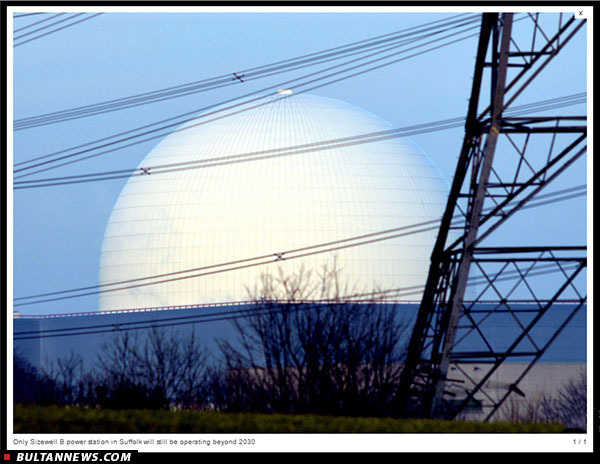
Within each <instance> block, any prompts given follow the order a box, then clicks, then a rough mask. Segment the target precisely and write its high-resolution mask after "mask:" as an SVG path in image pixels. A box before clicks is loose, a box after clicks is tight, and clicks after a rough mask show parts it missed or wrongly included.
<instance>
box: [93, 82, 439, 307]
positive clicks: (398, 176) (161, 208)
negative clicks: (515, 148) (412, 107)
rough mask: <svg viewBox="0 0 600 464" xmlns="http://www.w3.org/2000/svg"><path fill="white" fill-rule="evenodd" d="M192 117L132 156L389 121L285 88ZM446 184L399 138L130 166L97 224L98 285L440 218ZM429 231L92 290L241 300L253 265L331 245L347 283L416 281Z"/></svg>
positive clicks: (155, 158)
mask: <svg viewBox="0 0 600 464" xmlns="http://www.w3.org/2000/svg"><path fill="white" fill-rule="evenodd" d="M203 121H204V120H203V119H199V120H198V121H194V122H191V123H188V125H189V126H194V125H195V124H197V125H195V126H194V127H192V128H189V129H186V130H179V131H175V132H173V133H172V134H170V135H169V136H167V137H166V138H165V139H164V140H163V141H162V142H160V143H159V144H158V145H157V146H156V147H155V148H154V149H153V150H152V151H151V152H150V154H148V156H147V157H146V158H145V159H144V161H143V162H142V163H141V164H140V167H144V168H147V167H150V166H158V165H164V164H172V163H185V162H191V161H198V160H207V159H213V158H221V157H224V156H231V155H239V154H247V153H254V152H262V151H265V150H272V149H278V148H284V147H292V146H297V145H304V144H310V143H314V142H321V141H325V140H330V139H338V138H345V137H352V136H356V135H361V134H365V133H370V132H378V131H385V130H389V129H391V128H392V126H390V125H389V124H388V123H386V122H385V121H383V120H382V119H380V118H378V117H376V116H374V115H372V114H370V113H368V112H366V111H364V110H362V109H360V108H357V107H354V106H352V105H349V104H347V103H344V102H340V101H337V100H332V99H329V98H323V97H316V96H308V95H302V94H296V95H289V92H288V93H285V92H283V93H281V92H280V93H279V94H276V95H274V97H273V101H272V102H271V103H269V104H267V105H264V106H260V107H257V108H254V109H251V110H249V111H243V112H239V113H237V114H235V115H233V116H229V117H226V118H221V119H215V120H213V121H211V122H208V123H206V124H198V123H199V122H203ZM272 154H273V153H266V155H272ZM238 161H239V160H238ZM447 192H448V185H447V182H446V180H445V179H444V178H443V176H442V174H441V173H440V172H439V170H438V169H437V168H436V167H435V166H434V165H433V164H432V162H431V160H430V159H429V158H428V157H427V156H426V155H425V154H424V153H423V152H422V151H421V150H420V149H419V148H418V147H417V146H416V145H415V144H414V142H412V141H411V140H410V139H407V138H402V139H399V138H392V139H389V140H383V141H378V142H374V143H363V144H347V145H346V146H343V147H339V148H330V149H321V150H316V151H304V152H301V153H297V154H291V155H286V156H276V157H271V158H267V159H263V160H251V161H243V162H234V163H229V164H219V165H215V166H211V167H205V168H201V169H173V170H172V172H170V173H166V174H156V175H152V170H150V175H136V176H134V177H131V178H130V179H129V181H128V182H127V184H126V185H125V187H124V188H123V191H122V192H121V195H120V196H119V198H118V200H117V203H116V205H115V207H114V210H113V212H112V215H111V217H110V221H109V223H108V226H107V228H106V232H105V236H104V242H103V246H102V254H101V258H100V284H101V285H103V284H107V283H112V282H119V281H129V280H133V279H139V278H143V277H148V276H154V275H164V274H170V273H176V272H178V271H183V270H187V269H197V268H201V267H204V266H213V265H217V264H222V263H227V262H233V261H239V260H244V259H249V258H256V257H261V256H267V257H271V258H267V259H265V260H268V259H272V257H274V254H275V253H280V252H284V251H287V250H295V249H298V248H303V247H307V246H312V245H316V244H322V243H327V242H332V241H336V240H342V239H347V238H350V237H355V236H358V235H363V234H370V233H373V232H379V231H382V230H387V229H393V228H397V227H403V226H408V225H412V224H415V223H420V222H423V221H429V220H432V219H439V218H440V217H441V215H442V213H443V210H444V207H445V204H446V197H447ZM435 237H436V231H435V230H434V231H429V232H425V233H418V234H411V235H407V236H404V237H399V238H395V239H391V240H385V241H379V242H375V243H371V244H367V245H361V246H356V247H349V248H344V249H339V250H337V251H335V252H329V253H320V254H315V255H312V256H308V257H305V258H299V259H288V260H286V261H279V262H277V263H274V264H268V265H260V266H253V267H248V268H245V269H240V270H233V271H228V272H220V273H215V274H212V275H204V276H200V277H194V278H189V279H178V280H173V281H171V282H168V283H163V284H158V285H149V286H140V287H135V288H130V289H127V290H122V291H117V292H106V293H101V294H100V309H101V310H109V309H125V308H143V307H160V306H177V305H190V304H200V303H213V302H224V301H243V300H248V299H249V296H248V292H247V290H246V287H247V286H248V287H254V286H255V285H256V284H257V282H258V280H259V277H260V275H261V273H265V272H267V273H272V274H277V272H278V268H279V267H282V268H283V269H284V272H286V273H292V272H294V270H297V269H299V267H300V266H301V265H303V266H304V268H305V269H308V270H312V271H313V272H317V271H318V270H319V269H321V267H322V265H323V264H325V263H331V261H332V256H333V255H335V256H336V259H337V263H338V265H339V267H340V268H341V269H342V277H343V279H344V280H345V281H347V282H349V283H350V284H356V285H357V286H358V288H359V289H360V290H371V289H373V288H379V289H383V290H385V289H390V288H398V287H407V286H413V285H424V284H425V279H426V277H427V272H428V269H429V259H430V255H431V250H432V247H433V243H434V241H435ZM307 251H309V252H310V251H313V250H307ZM265 260H262V261H265ZM243 264H245V263H241V265H243ZM220 269H223V268H218V267H217V268H213V269H208V270H206V271H204V272H210V271H214V270H220ZM197 273H199V272H196V274H197ZM185 275H186V274H175V275H171V276H169V277H166V279H177V278H179V277H182V276H185ZM137 283H144V282H143V281H141V282H137ZM135 284H136V283H132V284H130V285H129V286H133V285H135ZM419 298H420V295H412V296H411V297H409V298H408V299H411V300H417V299H419Z"/></svg>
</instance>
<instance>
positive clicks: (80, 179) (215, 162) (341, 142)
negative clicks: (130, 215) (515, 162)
mask: <svg viewBox="0 0 600 464" xmlns="http://www.w3.org/2000/svg"><path fill="white" fill-rule="evenodd" d="M585 98H586V97H585V93H583V94H582V93H579V94H574V95H571V96H565V97H558V98H554V99H549V100H544V101H541V102H536V103H528V104H526V105H522V106H517V107H514V108H513V109H512V110H511V111H507V112H506V114H517V113H521V112H522V111H523V110H525V109H527V110H528V111H531V110H532V109H535V110H537V111H545V110H546V108H552V109H554V108H556V107H557V105H560V106H561V107H564V106H568V105H574V104H579V103H582V102H583V101H585ZM463 124H464V118H462V117H456V118H450V119H445V120H440V121H434V122H430V123H423V124H417V125H413V126H406V127H403V128H398V129H391V130H387V131H379V132H371V133H367V134H361V135H356V136H351V137H343V138H338V139H330V140H325V141H320V142H313V143H309V144H302V145H296V146H290V147H282V148H277V149H271V150H261V151H255V152H250V153H243V154H235V155H229V156H223V157H218V158H212V159H202V160H197V161H187V162H181V163H170V164H163V165H155V166H146V167H140V168H129V169H122V170H115V171H103V172H98V173H88V174H78V175H72V176H62V177H53V178H46V179H34V180H28V181H15V182H14V184H13V188H14V189H15V190H19V189H29V188H39V187H51V186H60V185H69V184H79V183H87V182H97V181H104V180H115V179H123V178H128V177H131V176H132V175H134V174H135V175H147V174H149V173H150V172H151V173H152V174H153V175H155V174H161V173H171V172H177V171H182V170H188V169H198V168H207V167H215V166H222V165H226V164H233V163H239V162H249V161H259V160H265V159H272V158H278V157H282V156H291V155H297V154H302V153H310V152H314V151H318V150H326V149H335V148H342V147H347V146H352V145H357V144H363V143H373V142H380V141H384V140H388V139H392V138H397V137H406V136H411V135H417V134H423V133H430V132H435V131H439V130H446V129H452V128H457V127H460V126H462V125H463Z"/></svg>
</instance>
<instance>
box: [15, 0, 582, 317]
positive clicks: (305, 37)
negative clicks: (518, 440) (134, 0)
mask: <svg viewBox="0 0 600 464" xmlns="http://www.w3.org/2000/svg"><path fill="white" fill-rule="evenodd" d="M75 10H76V11H75ZM14 11H15V14H16V15H17V16H18V15H19V14H28V13H32V12H39V10H35V9H32V8H30V9H25V8H21V9H16V10H14ZM64 11H65V10H64V9H63V10H61V9H60V8H59V7H44V12H47V13H49V14H45V15H31V16H22V17H17V18H14V19H13V20H12V23H11V24H10V27H12V29H20V28H25V29H22V30H21V31H17V32H15V36H18V34H24V33H26V32H28V31H31V30H33V29H34V28H35V27H36V26H32V27H31V28H27V27H26V26H28V25H30V24H33V23H34V22H36V21H40V20H42V19H43V18H47V17H49V16H50V14H57V13H59V12H64ZM69 11H70V12H82V11H83V12H86V13H88V14H89V13H97V12H101V13H102V14H101V15H98V16H95V17H93V18H91V19H88V20H86V21H82V22H81V23H79V24H76V25H73V26H72V27H66V28H64V29H63V30H60V31H57V32H55V33H52V34H49V35H47V36H44V37H41V38H39V39H36V40H32V41H31V42H27V43H23V44H22V45H19V46H17V47H15V48H14V49H13V50H12V57H9V61H10V65H11V66H10V67H9V69H12V98H13V100H12V110H13V116H14V119H15V120H19V119H21V118H27V117H31V116H36V115H40V114H45V113H49V112H53V111H59V110H64V109H69V108H73V107H78V106H82V105H87V104H93V103H97V102H102V101H106V100H111V99H116V98H121V97H126V96H129V95H134V94H139V93H143V92H148V91H152V90H156V89H162V88H166V87H171V86H175V85H179V84H185V83H189V82H194V81H198V80H202V79H207V78H211V77H214V76H220V75H232V73H234V72H239V71H242V70H245V69H249V68H252V67H255V66H260V65H264V64H269V63H274V62H278V61H280V60H285V59H289V58H292V57H297V56H302V55H306V54H308V53H312V52H316V51H320V50H325V49H329V48H332V47H336V46H340V45H344V44H348V43H352V42H356V41H359V40H364V39H368V38H371V37H376V36H380V35H383V34H387V33H391V32H395V31H399V30H403V29H406V28H410V27H414V26H418V25H420V24H424V23H428V22H431V21H436V20H440V19H444V18H448V17H449V16H450V15H455V14H458V12H456V11H454V12H449V11H448V12H441V13H433V12H430V11H428V12H426V13H416V12H406V11H400V10H397V9H396V10H393V11H385V12H382V11H381V10H375V9H371V10H369V12H365V11H364V10H360V11H353V12H348V11H346V12H340V11H339V10H335V11H330V12H324V10H323V9H321V10H318V9H315V10H308V9H303V10H300V11H299V12H298V11H294V12H291V11H290V10H286V11H285V12H264V11H263V10H259V9H256V8H255V9H251V10H249V11H243V12H240V11H238V12H233V11H232V10H227V11H226V12H215V11H212V10H211V11H208V10H197V11H196V12H190V11H182V10H180V9H179V10H178V9H177V8H172V9H171V10H170V12H168V13H167V12H164V11H152V12H148V11H145V12H142V11H140V10H137V9H134V8H132V9H129V10H125V9H124V8H118V7H117V8H113V9H112V10H111V11H107V10H106V8H105V9H104V10H102V9H101V8H99V9H95V10H91V9H88V10H84V9H82V8H72V9H71V10H69ZM478 11H480V10H471V11H470V12H478ZM464 12H468V11H467V10H465V11H464ZM565 12H566V13H567V15H566V16H565V17H568V16H569V15H570V14H572V13H573V12H572V11H568V10H565ZM57 19H58V18H57ZM543 20H544V21H547V23H548V24H555V23H556V22H557V21H558V15H556V14H554V13H547V14H546V15H545V17H544V18H543ZM52 21H53V20H52ZM52 21H50V20H49V21H48V22H45V23H40V24H39V27H41V26H43V25H44V24H49V23H50V22H52ZM9 22H10V15H9ZM525 23H526V21H523V22H521V23H519V25H516V26H515V28H517V26H518V27H521V26H523V28H524V27H525V26H524V25H525ZM478 28H479V24H478V23H474V29H473V30H472V34H473V35H474V36H473V37H471V38H468V39H466V40H463V41H461V42H459V43H456V44H453V45H450V46H448V47H444V48H441V49H439V50H434V51H431V52H429V53H425V54H422V55H420V56H415V57H413V58H410V59H406V60H404V61H400V62H398V63H396V64H394V65H391V66H387V67H385V68H381V69H378V70H375V71H372V72H369V73H365V74H362V75H360V76H357V77H353V78H351V79H347V80H343V81H341V82H337V83H334V84H331V85H328V86H325V87H322V88H319V89H316V90H313V91H312V92H311V93H313V94H316V95H321V96H326V97H331V98H336V99H339V100H343V101H346V102H349V103H351V104H353V105H356V106H358V107H361V108H363V109H365V110H367V111H369V112H372V113H374V114H376V115H377V116H380V117H381V118H383V119H385V120H387V121H389V122H390V123H391V124H392V125H393V126H394V127H405V126H410V125H414V124H420V123H428V122H432V121H437V120H442V119H447V118H454V117H464V116H465V115H466V110H467V104H468V97H469V95H470V91H471V84H472V76H473V69H474V61H475V53H476V47H477V37H476V36H475V35H476V33H477V31H478ZM549 29H550V28H549ZM586 30H587V28H586V27H584V28H583V30H582V32H580V33H579V34H578V35H577V36H575V37H574V38H573V39H572V41H571V43H569V44H568V46H567V48H565V51H564V52H561V55H560V56H559V58H558V59H557V60H556V61H555V62H553V63H552V64H551V65H550V66H549V67H548V69H545V70H544V73H543V74H542V75H541V76H540V78H539V79H537V80H536V85H535V86H532V88H528V89H527V90H526V91H525V92H524V93H523V95H522V96H521V97H520V99H519V100H518V101H517V102H516V103H515V104H524V103H531V102H536V101H540V100H544V99H549V98H554V97H560V96H565V95H570V94H575V93H579V92H585V91H586V89H587V86H588V82H587V64H586V63H587V48H586ZM10 32H11V29H10V28H9V33H10ZM519 33H520V32H519V30H518V29H516V34H519ZM522 33H523V34H525V31H524V30H523V32H522ZM33 37H35V35H33V34H32V35H29V36H26V38H33ZM26 38H25V37H24V38H22V39H19V40H26ZM17 43H18V41H17ZM313 69H317V68H309V69H308V70H298V71H292V72H288V73H285V74H281V75H277V76H272V77H268V78H265V79H261V80H257V81H254V82H243V83H242V82H234V83H235V84H236V85H231V86H227V87H224V88H221V89H216V90H211V91H207V92H202V93H196V94H192V95H188V96H184V97H181V98H176V99H170V100H166V101H163V102H160V103H153V104H150V105H144V106H140V107H137V108H131V109H126V110H122V111H115V112H109V113H106V114H102V115H97V116H92V117H86V118H80V119H76V120H72V121H66V122H61V123H58V124H52V125H45V126H40V127H34V128H28V129H24V130H18V131H14V132H13V133H12V138H11V140H10V143H12V162H13V163H19V162H21V161H25V160H29V159H31V158H36V157H39V156H44V155H46V154H49V153H52V152H55V151H59V150H63V149H65V148H69V147H73V146H76V145H79V144H84V143H86V142H89V141H91V140H96V139H100V138H102V137H106V136H108V135H112V134H115V133H119V132H123V131H127V130H129V129H132V128H135V127H139V126H142V125H144V124H149V123H152V122H155V121H157V120H161V119H166V118H169V117H172V116H175V115H179V114H181V113H185V112H188V111H191V110H194V109H197V108H203V107H207V106H210V105H214V104H217V103H220V102H223V101H226V100H228V99H232V98H236V97H239V96H240V95H243V94H245V93H248V92H251V91H253V90H258V89H262V88H265V87H268V86H273V85H277V84H278V83H280V82H284V81H286V80H289V79H292V78H295V77H298V76H300V75H303V74H305V73H308V72H310V71H312V70H313ZM232 80H233V79H232ZM9 92H10V89H9ZM484 93H487V87H486V88H484ZM556 111H559V112H560V114H585V111H586V108H585V105H577V106H573V107H568V108H561V109H559V110H556ZM9 114H10V113H9ZM548 114H554V113H552V112H549V113H548ZM463 134H464V130H463V128H462V127H459V128H456V129H452V130H444V131H440V132H435V133H428V134H421V135H415V136H413V137H412V138H413V140H414V141H415V142H416V143H417V144H418V145H419V146H420V147H421V148H422V149H423V150H424V152H425V153H427V154H428V155H429V156H430V157H431V159H432V160H433V161H434V163H435V164H436V165H437V166H438V167H439V168H440V170H441V172H442V173H443V174H444V175H445V176H446V178H447V179H448V180H449V182H450V181H451V179H452V177H453V174H454V169H455V164H456V160H457V157H458V154H459V152H460V148H461V144H462V141H463ZM159 141H160V139H155V140H152V141H148V142H145V143H143V144H139V145H135V146H132V147H128V148H126V149H124V150H119V151H116V152H112V153H108V154H106V155H103V156H98V157H95V158H93V159H89V160H86V161H84V162H80V163H75V164H71V165H68V166H64V167H62V168H58V169H54V170H51V171H47V172H43V173H40V174H38V175H35V176H31V177H29V178H28V179H34V178H37V177H55V176H69V175H73V174H83V173H88V172H98V171H104V170H107V171H108V170H115V169H123V168H135V167H136V166H137V165H138V164H139V163H140V162H141V161H142V160H143V158H144V157H145V156H146V155H147V154H148V153H149V152H150V151H151V149H152V148H153V147H154V146H155V145H156V144H157V143H158V142H159ZM586 158H587V157H585V156H584V157H583V159H581V160H579V161H578V162H577V163H575V165H574V166H573V167H572V168H570V169H569V171H568V172H567V173H566V174H565V175H564V176H561V179H560V182H559V183H557V184H556V185H555V186H553V187H552V188H549V189H548V191H551V190H557V189H560V188H570V187H573V186H579V185H582V184H586V183H587V177H588V173H587V166H586V163H587V159H586ZM10 162H11V160H10V158H9V164H10ZM9 170H10V169H9ZM125 182H126V179H119V180H110V181H104V182H92V183H83V184H75V185H64V186H57V187H48V188H35V189H29V190H15V191H14V193H13V199H12V200H13V202H12V206H13V210H12V211H11V212H10V213H12V214H11V219H12V224H13V228H12V244H10V243H9V246H11V245H12V252H13V254H12V258H13V261H12V266H13V273H12V276H13V287H12V288H13V290H14V297H16V298H18V297H23V296H29V295H35V294H40V293H46V292H54V291H61V290H67V289H72V288H79V287H87V286H93V285H96V284H97V282H98V265H99V257H100V250H101V246H102V239H103V235H104V230H105V227H106V224H107V223H108V219H109V216H110V213H111V210H112V208H113V206H114V204H115V202H116V200H117V197H118V195H119V193H120V192H121V190H122V188H123V186H124V185H125ZM587 207H588V205H587V203H586V199H585V197H579V198H577V199H573V200H569V201H566V202H561V203H557V204H553V205H550V206H547V207H541V208H536V210H535V211H533V210H532V212H531V213H530V214H528V215H523V217H521V218H520V219H519V222H517V223H516V225H514V226H511V228H510V229H509V230H508V231H505V232H503V234H502V235H501V236H500V237H499V242H498V243H509V244H521V243H523V242H524V240H527V239H529V238H530V236H531V231H532V230H535V231H536V234H535V235H536V239H537V240H538V241H539V242H540V243H541V244H545V245H558V244H560V245H582V244H585V243H586V239H587V237H586V232H587V228H586V220H587ZM9 224H10V222H9ZM542 224H543V225H542ZM527 243H529V242H527ZM9 265H10V264H9ZM97 306H98V297H97V296H96V295H92V296H89V297H85V298H76V299H69V300H63V301H55V302H48V303H43V304H36V305H29V306H21V307H19V308H15V309H18V311H19V312H20V313H21V314H24V315H27V314H55V313H72V312H86V311H94V310H96V309H97Z"/></svg>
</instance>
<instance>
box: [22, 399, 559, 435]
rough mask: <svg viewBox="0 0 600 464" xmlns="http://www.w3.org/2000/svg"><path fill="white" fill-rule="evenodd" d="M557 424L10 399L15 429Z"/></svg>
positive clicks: (428, 429) (469, 428)
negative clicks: (86, 405)
mask: <svg viewBox="0 0 600 464" xmlns="http://www.w3.org/2000/svg"><path fill="white" fill-rule="evenodd" d="M562 431H563V427H562V425H559V424H509V423H481V422H466V421H442V420H421V419H419V420H414V419H380V418H356V417H326V416H314V415H283V414H233V413H220V412H200V411H149V410H130V411H116V410H110V409H88V408H80V407H58V406H24V405H15V409H14V432H15V433H560V432H562Z"/></svg>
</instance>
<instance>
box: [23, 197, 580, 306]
mask: <svg viewBox="0 0 600 464" xmlns="http://www.w3.org/2000/svg"><path fill="white" fill-rule="evenodd" d="M581 187H582V186H578V187H573V188H571V189H565V190H562V191H557V192H552V193H549V194H547V195H545V197H550V196H553V197H554V198H553V199H551V200H547V201H544V202H537V203H535V204H534V205H533V206H531V207H536V206H542V205H545V204H549V203H558V202H561V201H565V200H568V199H572V198H574V195H576V196H582V195H585V194H586V192H578V193H576V194H574V195H571V194H569V193H570V192H571V191H573V190H580V189H581ZM565 192H566V193H567V195H564V193H565ZM559 194H562V196H558V195H559ZM440 220H441V219H434V220H430V221H424V222H420V223H415V224H411V225H408V226H402V227H397V228H393V229H387V230H383V231H379V232H373V233H369V234H364V235H359V236H354V237H349V238H345V239H340V240H335V241H331V242H326V243H321V244H317V245H310V246H307V247H302V248H296V249H293V250H287V251H283V252H274V253H270V254H267V255H262V256H257V257H253V258H245V259H240V260H235V261H229V262H226V263H220V264H213V265H208V266H202V267H197V268H192V269H186V270H183V271H175V272H170V273H165V274H158V275H153V276H147V277H140V278H136V279H129V280H123V281H119V282H111V283H106V284H100V285H90V286H86V287H79V288H74V289H70V290H61V291H56V292H49V293H41V294H37V295H30V296H25V297H18V298H14V301H22V300H30V299H34V298H37V299H38V300H37V301H30V302H23V303H17V304H14V306H15V307H17V306H27V305H32V304H39V303H47V302H51V301H59V300H65V299H72V298H80V297H84V296H90V295H97V294H100V293H107V292H116V291H121V290H129V289H132V288H138V287H144V286H148V285H157V284H162V283H168V282H174V281H179V280H185V279H190V278H196V277H202V276H206V275H213V274H218V273H222V272H229V271H234V270H239V269H245V268H249V267H254V266H262V265H265V264H272V263H276V262H280V261H283V260H290V259H296V258H304V257H308V256H312V255H316V254H321V253H329V252H332V251H338V250H342V249H345V248H352V247H355V246H360V245H366V244H370V243H376V242H380V241H384V240H390V239H393V238H399V237H404V236H407V235H412V234H418V233H422V232H428V231H431V230H436V229H437V224H438V223H439V222H440ZM434 224H435V225H434ZM431 225H433V226H432V227H425V226H431ZM415 228H420V229H416V230H412V231H408V230H410V229H415ZM404 231H408V232H404ZM399 232H402V233H399ZM348 242H357V243H349V244H348ZM343 243H346V245H341V244H343ZM324 247H329V248H326V249H323V250H315V249H318V248H324ZM219 268H225V269H219ZM198 271H206V272H201V273H199V274H192V275H183V276H182V274H189V273H192V272H198ZM174 276H179V277H174ZM166 277H168V279H165V280H159V281H154V282H146V283H138V282H143V281H146V280H155V279H164V278H166ZM128 284H134V285H128ZM122 285H125V286H122ZM114 286H121V287H119V288H106V287H114ZM100 289H104V290H100ZM89 290H91V291H89ZM76 292H84V293H79V294H76V295H67V296H61V297H55V298H45V297H49V296H57V295H65V294H68V293H76ZM39 298H44V299H39Z"/></svg>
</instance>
